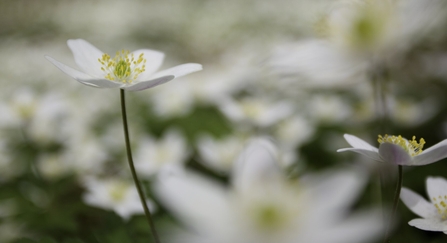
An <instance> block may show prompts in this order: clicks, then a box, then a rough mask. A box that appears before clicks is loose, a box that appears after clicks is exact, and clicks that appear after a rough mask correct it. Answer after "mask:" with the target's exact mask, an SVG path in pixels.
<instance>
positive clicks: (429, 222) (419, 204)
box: [400, 177, 447, 234]
mask: <svg viewBox="0 0 447 243" xmlns="http://www.w3.org/2000/svg"><path fill="white" fill-rule="evenodd" d="M426 184H427V194H428V197H429V201H427V200H425V199H424V198H423V197H421V196H420V195H419V194H417V193H415V192H413V191H412V190H410V189H407V188H405V187H404V188H402V191H401V193H400V199H401V200H402V202H404V204H405V205H406V206H407V207H408V208H409V209H410V210H411V211H413V213H415V214H417V215H419V216H420V217H421V218H417V219H413V220H411V221H410V222H408V224H409V225H411V226H414V227H416V228H418V229H421V230H428V231H442V232H444V234H447V224H446V223H447V180H446V179H444V178H442V177H428V178H427V182H426Z"/></svg>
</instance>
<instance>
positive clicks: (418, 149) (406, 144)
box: [377, 134, 425, 156]
mask: <svg viewBox="0 0 447 243" xmlns="http://www.w3.org/2000/svg"><path fill="white" fill-rule="evenodd" d="M377 141H378V142H379V143H380V144H382V143H392V144H396V145H399V146H400V147H402V148H403V149H404V150H405V151H407V152H408V153H409V154H410V155H411V156H416V155H418V154H420V153H422V148H423V147H424V144H425V140H424V139H423V138H421V139H419V143H418V142H417V141H416V136H413V137H412V139H411V140H410V141H408V140H407V139H405V138H403V137H402V136H401V135H399V136H394V135H391V136H390V135H388V134H385V136H383V137H382V135H379V138H378V139H377Z"/></svg>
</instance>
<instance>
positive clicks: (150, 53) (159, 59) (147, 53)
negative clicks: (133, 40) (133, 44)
mask: <svg viewBox="0 0 447 243" xmlns="http://www.w3.org/2000/svg"><path fill="white" fill-rule="evenodd" d="M132 54H133V55H134V58H135V59H136V60H137V59H138V57H139V56H140V55H141V54H144V58H145V59H146V67H145V70H146V71H144V72H142V73H141V74H140V75H139V76H138V78H137V81H140V80H148V79H150V78H151V76H152V74H154V72H155V71H157V70H158V69H159V68H160V67H161V64H163V59H164V58H165V54H164V53H163V52H159V51H155V50H150V49H140V50H136V51H134V52H132Z"/></svg>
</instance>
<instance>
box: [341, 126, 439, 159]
mask: <svg viewBox="0 0 447 243" xmlns="http://www.w3.org/2000/svg"><path fill="white" fill-rule="evenodd" d="M344 137H345V139H346V141H347V142H348V143H349V145H351V146H352V148H343V149H339V150H337V152H345V151H352V152H355V153H359V154H362V155H365V156H367V157H369V158H371V159H373V160H376V161H380V162H387V163H391V164H396V165H406V166H419V165H427V164H431V163H434V162H437V161H439V160H442V159H444V158H446V157H447V139H444V140H442V141H441V142H439V143H437V144H435V145H433V146H432V147H430V148H428V149H426V150H424V151H422V148H423V146H424V144H425V140H424V139H423V138H421V139H420V140H419V142H417V141H416V138H415V137H414V136H413V138H412V140H407V139H405V138H403V137H401V136H400V135H399V136H390V135H385V136H383V137H382V136H381V135H379V139H378V142H379V143H380V146H379V148H378V149H377V148H376V147H373V146H371V145H370V144H369V143H367V142H365V141H363V140H362V139H360V138H358V137H356V136H353V135H350V134H345V135H344Z"/></svg>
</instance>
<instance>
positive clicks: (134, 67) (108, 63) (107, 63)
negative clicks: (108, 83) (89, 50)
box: [98, 50, 146, 83]
mask: <svg viewBox="0 0 447 243" xmlns="http://www.w3.org/2000/svg"><path fill="white" fill-rule="evenodd" d="M98 62H99V63H101V66H102V67H101V70H102V71H103V72H105V76H104V77H105V78H106V79H108V80H112V81H115V80H116V81H119V82H122V83H132V82H133V81H134V80H135V79H137V78H138V76H139V75H140V74H141V73H142V72H144V71H145V70H146V69H145V65H144V64H145V63H146V59H145V58H144V53H141V54H140V55H139V56H138V60H136V61H135V57H134V54H133V53H130V52H129V51H128V50H121V51H117V52H116V56H115V57H114V58H111V57H110V55H108V54H103V55H102V57H101V58H98Z"/></svg>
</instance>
